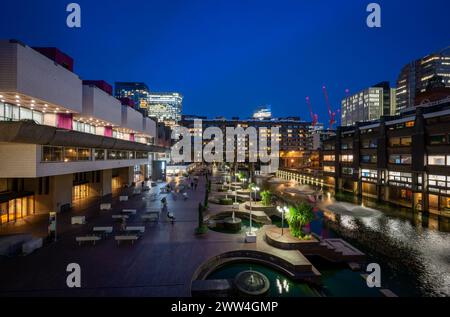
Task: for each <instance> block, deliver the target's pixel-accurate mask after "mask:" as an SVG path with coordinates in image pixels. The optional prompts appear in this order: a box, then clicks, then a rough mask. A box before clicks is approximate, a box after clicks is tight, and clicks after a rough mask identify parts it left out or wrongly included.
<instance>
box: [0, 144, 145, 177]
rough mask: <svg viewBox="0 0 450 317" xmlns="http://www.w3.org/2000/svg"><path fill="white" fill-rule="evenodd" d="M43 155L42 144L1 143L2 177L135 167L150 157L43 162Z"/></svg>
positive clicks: (0, 169) (52, 174) (0, 165)
mask: <svg viewBox="0 0 450 317" xmlns="http://www.w3.org/2000/svg"><path fill="white" fill-rule="evenodd" d="M41 157H42V147H41V146H40V145H36V144H25V143H0V162H1V164H0V176H1V177H2V178H34V177H44V176H55V175H61V174H72V173H80V172H90V171H98V170H106V169H113V168H121V167H129V166H131V167H133V166H134V165H142V164H148V162H149V159H135V160H106V161H80V162H67V163H65V162H58V163H56V162H55V163H43V162H41Z"/></svg>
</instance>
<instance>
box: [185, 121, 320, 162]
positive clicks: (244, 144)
mask: <svg viewBox="0 0 450 317" xmlns="http://www.w3.org/2000/svg"><path fill="white" fill-rule="evenodd" d="M196 119H197V120H200V119H201V120H202V129H203V131H204V130H205V129H207V128H208V127H218V128H220V129H221V130H222V133H223V136H224V144H226V139H225V137H226V129H227V128H237V127H242V128H244V129H247V128H249V127H254V128H256V129H257V133H259V132H260V131H259V128H267V129H268V131H267V134H265V136H266V137H267V138H268V144H270V141H271V131H270V129H271V128H273V127H276V128H279V134H278V135H277V136H275V137H277V138H278V140H279V146H280V166H283V167H286V168H302V167H304V162H305V159H306V155H305V154H306V153H307V152H308V151H309V149H310V145H309V144H310V140H311V139H310V133H311V127H312V125H311V122H305V121H302V120H300V119H299V118H297V119H295V118H279V119H268V120H259V119H247V120H242V119H241V120H239V119H237V118H234V119H232V120H228V119H226V118H225V117H217V118H215V119H205V118H204V117H196V116H183V120H181V121H180V125H181V126H184V127H187V128H188V129H189V130H190V132H191V133H192V135H193V136H194V135H195V136H197V137H198V136H201V135H202V134H203V131H198V130H196V128H195V126H194V120H196ZM236 119H237V120H236ZM206 143H208V142H207V141H205V144H206ZM235 145H236V148H241V149H242V148H245V153H246V154H245V155H246V158H247V159H248V158H249V140H248V139H238V140H236V142H235ZM269 146H270V145H269ZM311 146H312V145H311ZM262 150H263V151H264V150H268V148H267V147H263V148H262Z"/></svg>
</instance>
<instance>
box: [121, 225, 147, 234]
mask: <svg viewBox="0 0 450 317" xmlns="http://www.w3.org/2000/svg"><path fill="white" fill-rule="evenodd" d="M125 231H130V232H140V233H144V232H145V227H131V226H130V227H126V228H125Z"/></svg>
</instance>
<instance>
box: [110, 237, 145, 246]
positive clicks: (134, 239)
mask: <svg viewBox="0 0 450 317" xmlns="http://www.w3.org/2000/svg"><path fill="white" fill-rule="evenodd" d="M114 239H115V240H116V241H117V245H119V244H120V241H131V244H134V241H136V240H137V239H139V237H138V236H136V235H130V236H115V237H114Z"/></svg>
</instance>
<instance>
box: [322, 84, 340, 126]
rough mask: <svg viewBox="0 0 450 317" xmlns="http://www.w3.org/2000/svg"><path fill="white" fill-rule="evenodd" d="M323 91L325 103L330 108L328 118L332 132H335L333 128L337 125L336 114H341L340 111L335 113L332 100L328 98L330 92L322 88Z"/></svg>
mask: <svg viewBox="0 0 450 317" xmlns="http://www.w3.org/2000/svg"><path fill="white" fill-rule="evenodd" d="M322 90H323V95H324V97H325V103H326V104H327V107H328V117H329V118H330V121H329V123H330V130H333V126H334V124H335V123H336V112H340V110H337V111H333V110H332V108H331V104H330V99H329V97H328V91H327V87H326V86H323V87H322Z"/></svg>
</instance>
